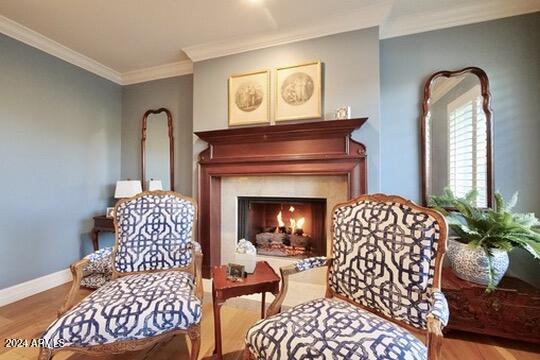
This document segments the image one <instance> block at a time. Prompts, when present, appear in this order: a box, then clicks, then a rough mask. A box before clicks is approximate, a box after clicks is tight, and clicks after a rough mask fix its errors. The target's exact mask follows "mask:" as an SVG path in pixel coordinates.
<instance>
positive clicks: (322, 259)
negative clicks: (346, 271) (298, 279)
mask: <svg viewBox="0 0 540 360" xmlns="http://www.w3.org/2000/svg"><path fill="white" fill-rule="evenodd" d="M326 260H327V258H326V256H314V257H309V258H306V259H302V260H300V261H297V262H296V263H295V264H294V265H295V266H296V269H298V271H306V270H309V269H315V268H317V267H321V266H323V265H325V264H326Z"/></svg>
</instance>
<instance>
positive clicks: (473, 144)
mask: <svg viewBox="0 0 540 360" xmlns="http://www.w3.org/2000/svg"><path fill="white" fill-rule="evenodd" d="M486 130H487V128H486V119H485V115H484V112H483V110H482V96H481V95H480V86H475V87H474V88H472V89H471V90H469V91H468V92H466V93H465V94H463V95H462V96H460V97H459V98H457V99H456V100H454V101H453V102H451V103H450V104H448V184H449V186H450V189H451V190H452V191H453V192H454V194H455V195H456V196H457V197H462V196H464V195H465V194H467V193H468V192H469V191H471V190H474V189H476V190H477V191H478V198H477V199H476V206H479V207H486V206H487V187H486V181H487V179H486V173H487V171H486V170H487V152H486V148H487V144H486V141H487V134H486Z"/></svg>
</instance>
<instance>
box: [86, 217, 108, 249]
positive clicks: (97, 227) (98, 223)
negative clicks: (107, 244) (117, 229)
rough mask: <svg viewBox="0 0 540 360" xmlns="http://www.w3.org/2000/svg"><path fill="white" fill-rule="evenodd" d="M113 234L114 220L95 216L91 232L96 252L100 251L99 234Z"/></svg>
mask: <svg viewBox="0 0 540 360" xmlns="http://www.w3.org/2000/svg"><path fill="white" fill-rule="evenodd" d="M100 232H112V233H114V220H113V219H112V218H108V217H107V216H105V215H99V216H94V227H93V228H92V230H91V231H90V238H91V239H92V246H93V247H94V251H97V250H99V233H100Z"/></svg>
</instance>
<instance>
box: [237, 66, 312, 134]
mask: <svg viewBox="0 0 540 360" xmlns="http://www.w3.org/2000/svg"><path fill="white" fill-rule="evenodd" d="M275 78H276V82H275V88H276V89H275V98H274V109H275V114H274V115H275V116H274V117H275V121H287V120H301V119H314V118H320V117H321V116H322V114H321V98H322V92H321V63H320V61H314V62H310V63H306V64H300V65H294V66H288V67H281V68H277V69H276V77H275ZM270 92H271V90H270V70H263V71H257V72H252V73H246V74H240V75H233V76H231V77H230V78H229V126H237V125H248V124H266V123H269V122H270V105H271V96H270Z"/></svg>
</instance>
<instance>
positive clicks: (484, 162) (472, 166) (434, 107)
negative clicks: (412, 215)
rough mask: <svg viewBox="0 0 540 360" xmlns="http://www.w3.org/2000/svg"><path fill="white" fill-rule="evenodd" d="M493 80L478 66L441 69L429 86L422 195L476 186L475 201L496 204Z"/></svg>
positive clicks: (426, 88) (458, 193)
mask: <svg viewBox="0 0 540 360" xmlns="http://www.w3.org/2000/svg"><path fill="white" fill-rule="evenodd" d="M490 101H491V94H490V92H489V81H488V78H487V75H486V73H485V72H484V71H483V70H482V69H480V68H477V67H468V68H465V69H462V70H458V71H439V72H437V73H435V74H433V75H431V76H430V77H429V78H428V80H427V81H426V83H425V85H424V100H423V104H422V118H421V122H420V131H421V136H420V138H421V153H422V197H423V202H424V205H426V204H427V202H428V200H429V198H430V196H432V195H440V194H442V193H443V190H444V189H445V188H449V189H450V190H452V192H453V193H454V195H455V196H457V197H463V196H464V195H465V194H467V193H468V192H470V191H471V190H476V191H477V193H478V196H477V198H476V204H475V205H476V206H477V207H480V208H486V207H491V206H492V197H493V160H492V110H491V105H490Z"/></svg>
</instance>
